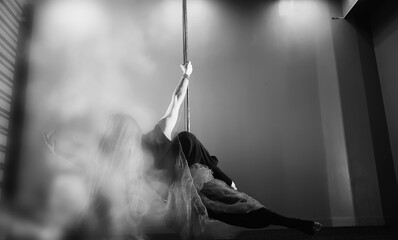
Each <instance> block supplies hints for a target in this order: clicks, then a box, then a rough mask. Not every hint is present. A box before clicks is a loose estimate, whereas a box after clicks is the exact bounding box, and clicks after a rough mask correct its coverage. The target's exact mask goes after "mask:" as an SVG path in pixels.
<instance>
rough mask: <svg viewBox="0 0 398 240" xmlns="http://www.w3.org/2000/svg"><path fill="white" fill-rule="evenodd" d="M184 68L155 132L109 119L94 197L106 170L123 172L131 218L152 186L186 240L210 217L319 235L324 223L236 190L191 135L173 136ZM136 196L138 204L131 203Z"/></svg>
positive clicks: (121, 118)
mask: <svg viewBox="0 0 398 240" xmlns="http://www.w3.org/2000/svg"><path fill="white" fill-rule="evenodd" d="M181 68H182V70H183V77H182V79H181V80H180V82H179V84H178V85H177V87H176V89H175V91H174V92H173V95H172V99H171V102H170V105H169V107H168V109H167V111H166V114H165V115H164V116H163V117H162V118H161V120H160V121H159V122H158V123H157V124H156V126H155V127H154V129H153V130H152V131H150V132H148V133H147V134H144V135H142V133H141V129H140V127H139V126H138V124H137V122H136V121H135V120H134V119H133V118H131V117H130V116H128V115H124V114H116V115H113V116H112V117H111V118H110V120H109V122H108V127H107V129H106V132H105V134H104V135H103V137H102V139H101V141H100V147H99V150H98V156H97V157H96V158H95V159H97V160H96V162H95V165H96V166H95V167H94V169H93V171H92V172H93V174H91V176H96V177H92V179H94V181H92V182H91V184H90V186H92V189H93V191H94V192H93V194H94V195H95V192H96V191H98V190H97V189H102V188H104V187H101V186H102V185H105V186H106V181H105V182H101V179H104V177H103V176H107V175H106V173H107V172H113V173H115V172H116V173H117V172H118V171H121V172H122V173H123V174H122V176H124V179H125V180H126V181H125V182H126V185H125V186H124V187H122V188H123V189H125V191H126V196H127V205H128V206H131V205H134V207H133V208H132V209H133V211H132V212H131V214H130V215H132V216H134V215H135V214H138V213H139V212H140V210H139V209H140V207H139V204H138V205H137V204H133V203H137V199H139V196H140V194H137V193H135V192H137V191H138V189H137V186H141V187H144V188H151V189H153V190H155V191H156V192H157V193H158V195H159V196H161V198H162V199H164V200H165V204H166V207H165V212H166V215H165V218H166V220H167V222H168V223H169V224H170V225H171V226H173V227H174V228H175V229H176V230H177V231H178V232H180V234H181V236H183V237H184V238H185V237H189V236H198V235H200V233H201V232H202V231H203V230H204V227H205V225H206V223H207V222H208V218H209V217H210V218H212V219H216V220H219V221H222V222H225V223H228V224H231V225H235V226H240V227H246V228H253V229H258V228H265V227H268V226H269V225H280V226H285V227H288V228H293V229H297V230H299V231H301V232H304V233H306V234H314V233H315V232H317V231H319V230H320V229H321V227H322V225H321V224H320V223H318V222H313V221H307V220H301V219H296V218H288V217H284V216H281V215H279V214H277V213H274V212H272V211H270V210H268V209H266V208H265V207H264V206H263V205H262V204H260V203H259V202H258V201H257V200H255V199H253V198H251V197H250V196H248V195H246V194H244V193H241V192H239V191H237V188H236V186H235V183H234V182H233V181H232V180H231V179H230V178H229V177H228V176H227V175H226V174H225V173H223V172H222V171H221V170H220V169H219V168H218V167H217V163H218V160H217V158H216V157H214V156H211V155H210V153H209V152H208V151H207V150H206V148H205V147H204V146H203V144H202V143H201V142H200V141H199V140H198V139H197V138H196V137H195V136H194V135H193V134H191V133H188V132H181V133H179V134H177V135H176V136H175V137H174V138H172V131H173V129H174V127H175V125H176V122H177V119H178V114H179V109H180V107H181V105H182V103H183V101H184V98H185V95H186V92H187V87H188V84H189V76H190V75H191V73H192V65H191V63H188V64H187V65H185V66H181ZM145 156H150V157H151V159H152V160H153V162H152V163H153V166H152V167H151V168H148V167H146V168H144V167H143V164H146V165H148V162H150V161H148V159H147V158H145ZM144 158H145V160H144ZM145 161H146V162H145ZM115 170H116V171H115ZM105 178H106V177H105ZM106 179H108V178H106ZM143 183H144V184H143ZM154 183H155V184H154ZM156 183H163V185H159V184H156ZM137 184H138V185H137ZM159 186H167V187H159ZM134 196H136V200H132V199H134ZM138 202H139V201H138ZM144 205H145V204H144ZM141 208H142V207H141ZM141 212H142V211H141ZM140 216H141V215H140Z"/></svg>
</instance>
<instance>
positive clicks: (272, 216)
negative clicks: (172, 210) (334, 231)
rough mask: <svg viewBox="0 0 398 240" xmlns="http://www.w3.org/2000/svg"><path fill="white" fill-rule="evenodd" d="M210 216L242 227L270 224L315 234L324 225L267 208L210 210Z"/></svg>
mask: <svg viewBox="0 0 398 240" xmlns="http://www.w3.org/2000/svg"><path fill="white" fill-rule="evenodd" d="M208 213H209V217H210V218H213V219H216V220H219V221H222V222H225V223H228V224H231V225H235V226H240V227H246V228H253V229H259V228H266V227H268V226H269V225H278V226H284V227H287V228H292V229H297V230H299V231H301V232H304V233H306V234H314V233H315V232H317V231H319V230H320V228H321V227H322V225H321V224H320V223H317V222H313V221H307V220H301V219H297V218H288V217H284V216H282V215H279V214H277V213H274V212H272V211H270V210H268V209H266V208H260V209H258V210H255V211H252V212H249V213H240V214H233V213H215V212H212V211H208Z"/></svg>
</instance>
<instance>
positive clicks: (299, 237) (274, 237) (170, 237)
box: [150, 226, 398, 240]
mask: <svg viewBox="0 0 398 240" xmlns="http://www.w3.org/2000/svg"><path fill="white" fill-rule="evenodd" d="M150 239H151V240H158V239H159V240H160V239H162V240H176V239H179V238H178V236H177V235H174V234H166V235H153V236H150ZM235 239H236V240H260V239H261V240H262V239H264V240H283V239H289V240H306V239H313V240H357V239H358V240H397V239H398V227H397V226H395V227H334V228H323V229H322V231H321V232H320V233H318V234H317V235H315V236H307V235H304V234H301V233H299V232H296V231H293V230H289V229H277V230H258V231H246V232H243V233H241V234H240V235H238V236H237V237H236V238H235Z"/></svg>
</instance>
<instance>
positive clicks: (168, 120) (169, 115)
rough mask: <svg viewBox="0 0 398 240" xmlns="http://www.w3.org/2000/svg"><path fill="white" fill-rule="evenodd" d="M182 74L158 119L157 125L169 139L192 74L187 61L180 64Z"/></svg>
mask: <svg viewBox="0 0 398 240" xmlns="http://www.w3.org/2000/svg"><path fill="white" fill-rule="evenodd" d="M181 69H182V72H183V76H182V78H181V80H180V82H179V83H178V85H177V87H176V89H175V90H174V92H173V96H172V98H171V101H170V105H169V107H168V108H167V111H166V114H165V115H164V116H163V117H162V118H161V119H160V121H159V123H158V124H159V127H160V129H161V130H162V131H163V133H164V135H166V137H167V138H168V139H170V140H171V133H172V132H173V129H174V127H175V125H176V123H177V120H178V113H179V111H180V107H181V105H182V103H183V101H184V99H185V95H186V94H187V89H188V84H189V76H190V75H191V74H192V64H191V62H188V63H187V64H186V65H181Z"/></svg>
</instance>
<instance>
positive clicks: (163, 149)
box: [142, 63, 322, 234]
mask: <svg viewBox="0 0 398 240" xmlns="http://www.w3.org/2000/svg"><path fill="white" fill-rule="evenodd" d="M181 68H182V70H183V77H182V79H181V80H180V82H179V84H178V85H177V88H176V89H175V91H174V93H173V96H172V99H171V103H170V105H169V107H168V109H167V112H166V114H165V115H164V117H163V118H162V119H161V120H160V121H159V122H158V124H157V125H156V126H155V128H154V129H153V130H152V131H151V132H149V133H147V134H145V135H143V137H142V145H143V148H144V149H145V150H146V151H147V152H150V153H151V154H152V155H153V158H154V160H155V163H156V166H158V167H160V168H161V167H165V165H167V164H170V163H172V162H173V159H174V158H173V156H179V155H183V158H184V159H185V160H186V163H187V165H188V167H189V168H190V173H191V176H192V178H193V183H194V185H195V188H196V190H197V191H198V194H199V195H200V198H201V201H202V203H203V204H204V206H205V207H206V210H207V214H208V216H209V217H210V218H212V219H216V220H220V221H222V222H225V223H228V224H231V225H236V226H241V227H246V228H265V227H267V226H269V225H280V226H285V227H288V228H293V229H297V230H300V231H302V232H304V233H307V234H314V233H315V232H317V231H319V230H320V229H321V227H322V225H321V224H320V223H318V222H313V221H306V220H300V219H296V218H287V217H284V216H281V215H279V214H277V213H274V212H272V211H270V210H268V209H266V208H265V207H264V206H263V205H261V204H260V203H259V202H258V201H256V200H255V199H253V198H251V197H249V196H248V195H246V194H244V193H241V192H238V191H237V188H236V186H235V183H234V182H233V181H232V180H231V179H230V178H229V177H228V176H227V175H226V174H225V173H223V172H222V171H221V170H220V169H219V168H218V167H217V163H218V160H217V158H216V157H214V156H211V155H210V154H209V152H208V151H207V150H206V148H205V147H204V146H203V145H202V143H201V142H200V141H199V140H198V139H197V138H196V137H195V136H194V135H193V134H191V133H188V132H181V133H179V134H178V135H177V136H176V137H175V138H174V139H172V138H171V134H172V131H173V129H174V127H175V124H176V122H177V118H178V112H179V109H180V106H181V104H182V102H183V100H184V98H185V95H186V91H187V87H188V84H189V76H190V75H191V73H192V65H191V63H188V64H187V65H186V66H181ZM170 160H171V161H170Z"/></svg>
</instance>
